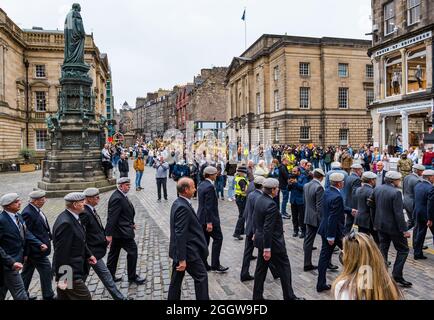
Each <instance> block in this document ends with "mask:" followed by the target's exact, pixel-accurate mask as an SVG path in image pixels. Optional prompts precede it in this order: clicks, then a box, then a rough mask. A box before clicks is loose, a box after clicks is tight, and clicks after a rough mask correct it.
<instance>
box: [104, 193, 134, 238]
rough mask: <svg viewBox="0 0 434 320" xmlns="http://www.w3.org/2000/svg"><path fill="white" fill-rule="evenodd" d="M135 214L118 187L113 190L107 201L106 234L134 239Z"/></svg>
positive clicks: (131, 205)
mask: <svg viewBox="0 0 434 320" xmlns="http://www.w3.org/2000/svg"><path fill="white" fill-rule="evenodd" d="M135 215H136V211H135V210H134V206H133V204H132V203H131V202H130V200H129V199H127V197H125V195H124V194H123V193H122V192H121V191H119V189H118V190H116V191H115V192H113V194H112V195H111V197H110V199H109V203H108V212H107V224H106V226H105V233H106V235H107V236H112V237H113V238H118V239H134V237H135V231H134V224H135V222H134V217H135Z"/></svg>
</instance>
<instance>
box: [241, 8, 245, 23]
mask: <svg viewBox="0 0 434 320" xmlns="http://www.w3.org/2000/svg"><path fill="white" fill-rule="evenodd" d="M241 20H243V21H246V9H244V12H243V16H242V17H241Z"/></svg>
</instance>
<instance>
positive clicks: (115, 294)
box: [92, 259, 126, 300]
mask: <svg viewBox="0 0 434 320" xmlns="http://www.w3.org/2000/svg"><path fill="white" fill-rule="evenodd" d="M92 268H93V270H94V271H95V273H96V275H97V276H98V278H100V280H101V282H102V283H103V285H104V287H106V289H107V290H108V292H109V293H110V295H111V296H112V298H113V300H125V299H126V298H125V296H124V295H123V294H122V293H121V292H120V291H119V289H118V288H117V287H116V284H115V282H114V280H113V277H112V274H111V273H110V271H109V269H108V268H107V266H106V264H105V263H104V260H102V259H99V260H98V261H97V262H96V265H94V266H92Z"/></svg>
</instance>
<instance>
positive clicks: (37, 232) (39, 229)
mask: <svg viewBox="0 0 434 320" xmlns="http://www.w3.org/2000/svg"><path fill="white" fill-rule="evenodd" d="M21 215H22V217H23V219H24V221H25V222H26V225H27V228H28V229H29V230H30V232H31V233H32V234H33V235H34V236H35V237H36V238H38V239H39V241H41V242H42V243H43V244H45V245H46V246H47V247H48V250H47V251H45V252H41V250H39V248H35V247H31V248H30V250H29V255H30V256H31V257H34V258H38V257H47V256H49V255H50V253H51V240H52V239H53V237H52V235H51V230H50V225H49V224H48V220H47V219H46V218H45V219H43V218H42V217H41V215H40V214H39V212H38V211H37V210H36V208H35V207H34V206H33V205H31V204H28V205H27V207H25V208H24V210H23V212H22V213H21ZM44 220H45V221H44Z"/></svg>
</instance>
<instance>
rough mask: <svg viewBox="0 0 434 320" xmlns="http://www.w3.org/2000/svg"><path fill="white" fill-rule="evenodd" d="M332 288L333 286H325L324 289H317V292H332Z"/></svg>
mask: <svg viewBox="0 0 434 320" xmlns="http://www.w3.org/2000/svg"><path fill="white" fill-rule="evenodd" d="M331 288H332V286H331V285H329V284H326V285H325V286H323V287H316V292H323V291H328V290H330V289H331Z"/></svg>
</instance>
